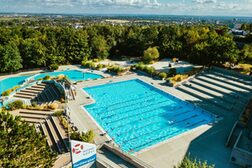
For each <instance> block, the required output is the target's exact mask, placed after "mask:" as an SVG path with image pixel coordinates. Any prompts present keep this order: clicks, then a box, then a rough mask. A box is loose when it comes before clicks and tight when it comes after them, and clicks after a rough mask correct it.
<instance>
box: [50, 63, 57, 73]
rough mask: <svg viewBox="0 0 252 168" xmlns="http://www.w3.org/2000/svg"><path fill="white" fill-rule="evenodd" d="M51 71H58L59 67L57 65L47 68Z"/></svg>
mask: <svg viewBox="0 0 252 168" xmlns="http://www.w3.org/2000/svg"><path fill="white" fill-rule="evenodd" d="M48 68H49V69H50V70H51V71H55V70H57V69H59V65H58V64H51V65H49V67H48Z"/></svg>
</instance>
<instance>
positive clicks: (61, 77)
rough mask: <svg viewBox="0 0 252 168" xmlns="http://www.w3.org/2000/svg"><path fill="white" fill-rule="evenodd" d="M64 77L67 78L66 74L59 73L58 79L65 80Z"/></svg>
mask: <svg viewBox="0 0 252 168" xmlns="http://www.w3.org/2000/svg"><path fill="white" fill-rule="evenodd" d="M64 78H65V75H63V74H59V75H58V76H57V80H63V79H64Z"/></svg>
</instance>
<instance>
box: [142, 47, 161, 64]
mask: <svg viewBox="0 0 252 168" xmlns="http://www.w3.org/2000/svg"><path fill="white" fill-rule="evenodd" d="M158 58H159V52H158V49H157V47H153V48H152V47H149V48H148V49H147V50H145V51H144V55H143V61H144V62H145V63H150V62H151V61H153V60H156V59H158Z"/></svg>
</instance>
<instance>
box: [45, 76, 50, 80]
mask: <svg viewBox="0 0 252 168" xmlns="http://www.w3.org/2000/svg"><path fill="white" fill-rule="evenodd" d="M50 79H51V77H50V76H49V75H46V76H45V77H44V78H43V80H50Z"/></svg>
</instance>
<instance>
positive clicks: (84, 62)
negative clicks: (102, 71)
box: [81, 61, 96, 69]
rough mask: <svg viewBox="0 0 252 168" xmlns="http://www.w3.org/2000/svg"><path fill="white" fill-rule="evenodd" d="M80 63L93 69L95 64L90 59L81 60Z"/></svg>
mask: <svg viewBox="0 0 252 168" xmlns="http://www.w3.org/2000/svg"><path fill="white" fill-rule="evenodd" d="M81 65H82V66H84V67H87V68H91V69H95V68H96V65H95V63H93V62H92V61H82V62H81Z"/></svg>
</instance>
